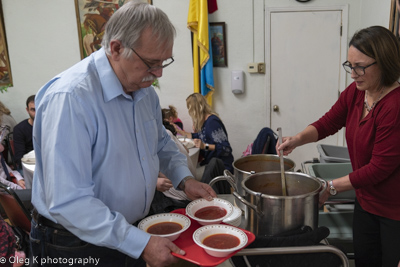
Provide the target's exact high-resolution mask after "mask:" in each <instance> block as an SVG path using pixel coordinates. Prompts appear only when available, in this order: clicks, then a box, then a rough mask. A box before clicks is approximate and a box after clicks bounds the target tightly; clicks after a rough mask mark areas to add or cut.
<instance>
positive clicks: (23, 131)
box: [13, 95, 35, 170]
mask: <svg viewBox="0 0 400 267" xmlns="http://www.w3.org/2000/svg"><path fill="white" fill-rule="evenodd" d="M26 111H27V112H28V114H29V119H26V120H23V121H21V122H20V123H18V124H17V125H16V126H15V127H14V136H13V137H14V151H15V155H14V156H15V161H16V164H17V169H18V170H20V169H22V165H21V158H22V157H23V156H24V155H25V154H26V153H28V152H30V151H32V150H33V144H32V129H33V121H34V120H35V95H31V96H30V97H28V99H27V100H26Z"/></svg>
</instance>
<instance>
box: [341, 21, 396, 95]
mask: <svg viewBox="0 0 400 267" xmlns="http://www.w3.org/2000/svg"><path fill="white" fill-rule="evenodd" d="M347 61H348V62H347V63H345V64H348V65H350V66H352V67H353V68H354V67H366V68H365V69H364V74H363V75H362V73H363V71H362V69H360V68H358V69H356V71H357V72H360V73H358V74H357V73H356V71H355V70H352V71H351V77H352V78H353V79H354V80H355V81H356V83H357V88H358V89H361V90H373V89H374V88H378V89H380V88H383V87H386V86H390V85H392V84H393V83H394V82H395V81H397V80H398V79H399V77H400V46H399V41H398V40H397V38H396V37H395V36H394V34H393V33H392V32H391V31H389V30H388V29H386V28H384V27H381V26H372V27H369V28H365V29H362V30H360V31H358V32H356V33H355V34H354V35H353V37H352V38H351V40H350V43H349V51H348V59H347ZM375 62H376V63H375Z"/></svg>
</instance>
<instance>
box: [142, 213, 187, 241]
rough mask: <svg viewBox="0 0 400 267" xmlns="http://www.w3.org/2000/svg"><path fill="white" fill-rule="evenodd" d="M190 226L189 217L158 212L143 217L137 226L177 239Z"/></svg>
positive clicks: (148, 231)
mask: <svg viewBox="0 0 400 267" xmlns="http://www.w3.org/2000/svg"><path fill="white" fill-rule="evenodd" d="M189 226H190V219H189V218H188V217H186V216H185V215H182V214H178V213H160V214H155V215H152V216H149V217H146V218H144V219H143V220H141V221H140V222H139V225H138V228H139V229H141V230H143V231H145V232H147V233H149V234H151V235H156V236H161V237H165V238H168V239H169V240H171V241H174V240H175V239H177V238H178V237H179V236H180V235H181V234H182V233H183V232H184V231H186V230H187V229H188V228H189Z"/></svg>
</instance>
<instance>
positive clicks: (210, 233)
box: [193, 224, 248, 257]
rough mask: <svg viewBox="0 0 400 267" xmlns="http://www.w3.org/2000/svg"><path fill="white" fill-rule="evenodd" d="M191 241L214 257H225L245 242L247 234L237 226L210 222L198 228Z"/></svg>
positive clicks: (240, 247)
mask: <svg viewBox="0 0 400 267" xmlns="http://www.w3.org/2000/svg"><path fill="white" fill-rule="evenodd" d="M193 241H194V242H195V243H196V244H197V245H198V246H200V247H202V248H203V249H204V250H205V252H206V253H207V254H209V255H211V256H214V257H226V256H228V255H229V254H231V253H232V252H234V251H236V250H239V249H242V248H243V247H244V246H246V244H247V241H248V239H247V235H246V234H245V233H244V232H243V231H242V230H241V229H239V228H236V227H234V226H231V225H225V224H211V225H205V226H202V227H200V228H198V229H197V230H196V231H195V232H194V233H193Z"/></svg>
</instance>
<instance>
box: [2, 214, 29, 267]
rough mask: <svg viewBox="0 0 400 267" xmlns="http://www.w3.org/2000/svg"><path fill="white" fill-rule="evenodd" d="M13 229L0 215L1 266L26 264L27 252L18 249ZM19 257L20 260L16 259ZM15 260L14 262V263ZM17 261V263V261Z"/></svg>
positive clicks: (16, 266) (14, 266)
mask: <svg viewBox="0 0 400 267" xmlns="http://www.w3.org/2000/svg"><path fill="white" fill-rule="evenodd" d="M16 243H17V241H16V240H15V235H14V231H13V229H12V228H11V227H10V226H9V225H8V223H7V222H6V221H4V219H3V218H2V217H1V215H0V259H1V264H2V265H1V266H4V267H7V266H9V267H11V266H13V267H18V266H22V265H23V264H24V260H25V257H26V256H25V252H23V251H17V250H16V249H15V248H16ZM17 257H18V260H16V259H17ZM12 262H14V263H12ZM15 262H16V263H15Z"/></svg>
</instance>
